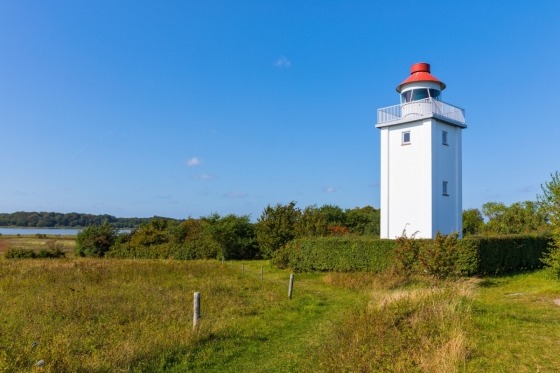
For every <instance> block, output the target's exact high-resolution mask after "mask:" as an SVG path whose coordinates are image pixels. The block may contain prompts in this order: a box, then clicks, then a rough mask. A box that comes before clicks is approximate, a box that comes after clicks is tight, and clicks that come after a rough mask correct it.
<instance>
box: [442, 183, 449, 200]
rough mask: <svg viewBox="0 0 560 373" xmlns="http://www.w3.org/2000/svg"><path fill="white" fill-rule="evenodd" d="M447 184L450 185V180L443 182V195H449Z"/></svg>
mask: <svg viewBox="0 0 560 373" xmlns="http://www.w3.org/2000/svg"><path fill="white" fill-rule="evenodd" d="M447 186H448V182H447V181H444V182H443V184H442V189H443V195H444V196H448V195H449V193H448V192H447Z"/></svg>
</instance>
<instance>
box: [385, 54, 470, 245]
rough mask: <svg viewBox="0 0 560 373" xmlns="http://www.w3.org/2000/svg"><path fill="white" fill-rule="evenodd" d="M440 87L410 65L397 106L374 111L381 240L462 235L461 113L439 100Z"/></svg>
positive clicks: (419, 66) (425, 70) (423, 67)
mask: <svg viewBox="0 0 560 373" xmlns="http://www.w3.org/2000/svg"><path fill="white" fill-rule="evenodd" d="M444 89H445V84H444V83H443V82H442V81H440V80H439V79H437V78H436V77H434V76H433V75H431V73H430V65H429V64H427V63H424V62H420V63H415V64H414V65H412V67H411V68H410V76H409V77H408V78H407V79H405V80H404V81H403V82H402V83H401V84H399V85H398V86H397V92H399V93H400V104H399V105H395V106H390V107H385V108H382V109H378V110H377V125H376V127H377V128H379V129H380V130H381V238H390V239H393V238H396V237H399V236H401V235H402V233H403V231H404V230H406V233H407V235H409V236H410V235H412V234H416V238H433V237H435V235H436V233H437V232H438V231H439V232H440V233H442V234H450V233H453V232H458V233H459V234H461V232H462V187H461V183H462V179H461V172H462V171H461V163H462V157H461V131H462V130H463V128H466V127H467V126H466V124H465V111H464V110H463V109H461V108H458V107H456V106H453V105H450V104H448V103H445V102H443V101H442V94H441V92H442V91H443V90H444Z"/></svg>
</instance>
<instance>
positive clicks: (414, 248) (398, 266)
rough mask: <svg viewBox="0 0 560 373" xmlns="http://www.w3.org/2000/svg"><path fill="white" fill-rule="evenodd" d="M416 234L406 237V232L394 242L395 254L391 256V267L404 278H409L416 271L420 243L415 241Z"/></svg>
mask: <svg viewBox="0 0 560 373" xmlns="http://www.w3.org/2000/svg"><path fill="white" fill-rule="evenodd" d="M415 236H416V233H414V234H412V236H410V237H408V236H407V235H406V230H404V231H403V233H402V236H400V237H399V238H397V239H396V240H395V253H394V256H393V267H394V269H395V271H396V272H397V273H398V274H400V275H403V276H405V277H408V276H410V275H411V274H412V273H414V271H415V270H416V265H417V262H418V252H419V250H420V241H419V240H417V239H415Z"/></svg>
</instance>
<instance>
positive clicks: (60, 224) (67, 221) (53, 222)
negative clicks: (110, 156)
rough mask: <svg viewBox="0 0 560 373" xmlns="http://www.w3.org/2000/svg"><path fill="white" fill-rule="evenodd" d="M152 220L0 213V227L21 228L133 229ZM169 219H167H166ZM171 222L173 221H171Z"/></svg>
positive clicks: (46, 213) (71, 213)
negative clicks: (106, 226)
mask: <svg viewBox="0 0 560 373" xmlns="http://www.w3.org/2000/svg"><path fill="white" fill-rule="evenodd" d="M150 219H152V218H116V217H114V216H112V215H107V214H103V215H93V214H81V213H77V212H70V213H66V214H63V213H59V212H24V211H18V212H14V213H0V226H2V227H22V228H84V227H87V226H89V225H100V224H103V223H104V222H105V221H107V222H109V223H110V224H111V225H112V226H113V227H115V228H135V227H139V226H140V225H141V224H143V223H145V222H147V221H149V220H150ZM166 219H169V218H166ZM171 220H173V219H171Z"/></svg>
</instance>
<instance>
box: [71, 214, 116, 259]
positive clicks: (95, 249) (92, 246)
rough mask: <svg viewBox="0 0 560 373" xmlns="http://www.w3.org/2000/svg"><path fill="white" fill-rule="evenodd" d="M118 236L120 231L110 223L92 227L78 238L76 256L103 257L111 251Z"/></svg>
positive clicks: (86, 229)
mask: <svg viewBox="0 0 560 373" xmlns="http://www.w3.org/2000/svg"><path fill="white" fill-rule="evenodd" d="M117 236H118V230H117V229H116V228H113V227H112V226H111V225H110V224H109V222H107V221H105V223H103V224H102V225H90V226H88V227H86V228H85V229H84V230H82V231H81V232H80V233H78V235H77V236H76V255H77V256H91V257H101V256H104V255H105V253H106V252H107V251H109V250H110V249H111V246H112V245H113V244H114V243H115V241H116V240H117Z"/></svg>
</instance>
